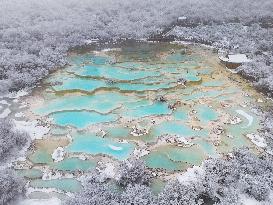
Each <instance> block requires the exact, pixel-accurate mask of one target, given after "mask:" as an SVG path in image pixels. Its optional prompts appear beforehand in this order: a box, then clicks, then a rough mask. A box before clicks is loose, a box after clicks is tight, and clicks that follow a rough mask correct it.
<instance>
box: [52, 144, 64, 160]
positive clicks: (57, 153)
mask: <svg viewBox="0 0 273 205" xmlns="http://www.w3.org/2000/svg"><path fill="white" fill-rule="evenodd" d="M64 155H65V151H64V148H63V147H58V148H57V149H55V150H54V152H53V153H52V155H51V156H52V159H53V160H54V161H55V162H60V161H62V160H63V159H64Z"/></svg>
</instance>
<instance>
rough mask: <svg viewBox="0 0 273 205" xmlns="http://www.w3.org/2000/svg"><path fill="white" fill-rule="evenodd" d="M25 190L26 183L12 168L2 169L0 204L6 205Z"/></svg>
mask: <svg viewBox="0 0 273 205" xmlns="http://www.w3.org/2000/svg"><path fill="white" fill-rule="evenodd" d="M24 192H25V183H24V181H23V179H22V178H20V177H17V176H16V175H15V173H14V172H13V171H11V170H1V171H0V204H1V205H6V204H8V203H9V202H10V201H12V200H15V199H16V198H17V197H18V196H20V195H23V194H24Z"/></svg>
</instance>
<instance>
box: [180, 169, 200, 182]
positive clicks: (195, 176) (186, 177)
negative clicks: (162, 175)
mask: <svg viewBox="0 0 273 205" xmlns="http://www.w3.org/2000/svg"><path fill="white" fill-rule="evenodd" d="M203 173H204V170H203V168H202V167H199V166H193V167H192V168H189V169H187V171H186V172H185V173H183V174H181V175H179V176H177V180H178V181H179V182H180V183H181V184H185V185H187V184H191V183H192V182H196V181H198V180H199V179H200V177H201V176H202V175H203Z"/></svg>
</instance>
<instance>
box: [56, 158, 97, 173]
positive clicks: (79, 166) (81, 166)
mask: <svg viewBox="0 0 273 205" xmlns="http://www.w3.org/2000/svg"><path fill="white" fill-rule="evenodd" d="M96 165H97V163H96V161H91V160H81V159H79V158H68V159H64V160H62V161H60V162H56V163H54V164H52V165H51V166H52V168H54V169H56V170H61V171H78V170H81V171H88V170H92V169H94V168H95V167H96Z"/></svg>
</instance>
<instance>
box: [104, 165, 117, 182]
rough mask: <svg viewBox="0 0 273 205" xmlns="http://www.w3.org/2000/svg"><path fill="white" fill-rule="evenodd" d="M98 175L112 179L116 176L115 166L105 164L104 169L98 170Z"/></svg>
mask: <svg viewBox="0 0 273 205" xmlns="http://www.w3.org/2000/svg"><path fill="white" fill-rule="evenodd" d="M100 173H101V175H102V176H103V177H105V178H111V179H113V178H114V177H115V175H116V173H115V166H114V165H113V164H112V163H106V164H105V169H104V170H100Z"/></svg>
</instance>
